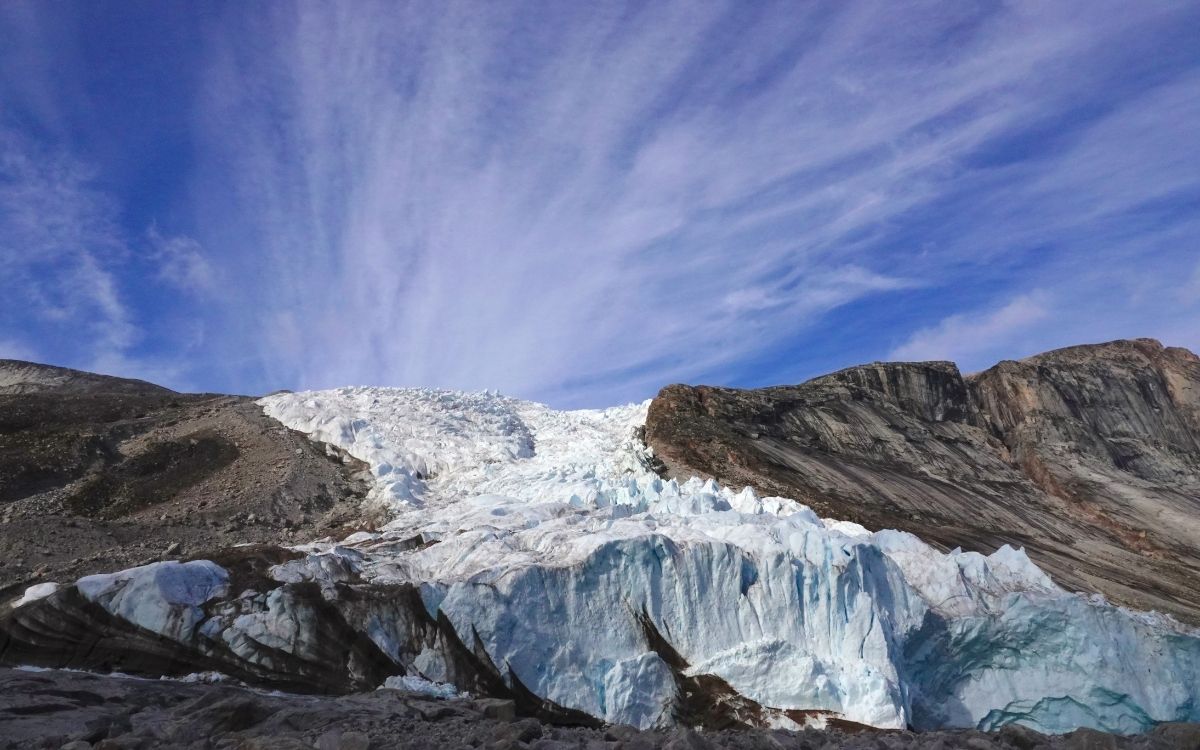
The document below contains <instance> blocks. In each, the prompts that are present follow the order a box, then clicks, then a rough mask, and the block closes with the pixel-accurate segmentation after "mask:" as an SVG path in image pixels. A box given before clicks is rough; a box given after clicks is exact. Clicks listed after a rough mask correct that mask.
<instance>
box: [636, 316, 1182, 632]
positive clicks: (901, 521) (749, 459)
mask: <svg viewBox="0 0 1200 750" xmlns="http://www.w3.org/2000/svg"><path fill="white" fill-rule="evenodd" d="M646 440H647V443H648V444H649V445H650V447H651V448H653V449H654V452H655V454H656V455H657V457H658V459H659V460H660V461H661V462H662V466H661V471H662V473H664V474H665V475H668V476H672V477H680V478H683V477H687V476H692V475H700V476H703V477H712V478H714V479H717V480H718V481H720V482H722V483H723V484H728V485H732V486H741V485H747V486H751V487H754V488H755V489H756V490H757V491H758V492H760V493H766V494H772V495H781V496H784V497H793V498H796V499H798V500H800V501H802V502H805V503H807V504H809V505H811V506H812V507H813V509H814V510H816V511H817V513H819V514H820V515H822V516H828V517H835V518H844V519H846V520H851V521H855V522H858V523H861V524H863V525H864V526H867V527H868V528H876V529H878V528H896V529H901V530H905V531H910V532H912V533H915V534H917V535H919V536H921V537H922V538H923V539H926V540H927V541H930V542H932V543H935V544H938V545H940V546H943V547H945V548H954V547H962V548H964V549H970V550H976V551H980V552H985V553H987V552H991V551H993V550H994V549H996V548H998V547H999V546H1000V545H1002V544H1006V543H1007V544H1012V545H1015V546H1023V547H1025V548H1026V550H1027V551H1028V552H1029V554H1030V556H1031V557H1032V558H1033V559H1034V560H1035V561H1036V562H1037V563H1038V564H1039V565H1040V566H1042V567H1043V568H1044V569H1045V570H1046V571H1047V572H1048V573H1049V574H1050V575H1051V576H1052V577H1054V578H1055V580H1056V581H1058V582H1059V583H1060V584H1061V585H1063V586H1066V587H1067V588H1072V589H1076V590H1082V591H1094V592H1098V593H1101V594H1104V595H1105V596H1107V597H1109V598H1110V599H1112V600H1114V601H1116V602H1119V603H1122V604H1127V605H1129V606H1132V607H1135V608H1138V609H1156V610H1159V611H1163V612H1168V613H1171V614H1173V615H1175V616H1177V617H1179V618H1181V619H1183V620H1186V621H1189V622H1192V623H1198V622H1200V588H1197V587H1196V585H1195V582H1196V580H1200V358H1197V357H1196V355H1194V354H1192V353H1191V352H1188V351H1186V350H1183V349H1177V348H1166V347H1163V346H1162V345H1161V344H1160V343H1158V342H1157V341H1152V340H1149V339H1137V340H1133V341H1116V342H1111V343H1107V344H1099V345H1094V346H1078V347H1072V348H1069V349H1062V350H1058V351H1053V352H1049V353H1046V354H1041V355H1038V356H1035V357H1031V358H1029V359H1026V360H1022V361H1020V362H1011V361H1009V362H1002V363H1000V364H998V365H996V366H995V367H992V368H991V369H989V370H987V371H985V372H982V373H978V374H975V375H971V376H967V377H963V376H962V375H961V374H960V373H959V372H958V369H957V368H956V367H955V366H954V365H953V364H951V363H949V362H922V363H874V364H870V365H863V366H860V367H853V368H849V369H847V370H842V371H840V372H837V373H833V374H831V375H827V376H824V377H820V378H816V379H814V380H811V381H809V382H807V383H803V384H801V385H797V386H783V387H774V388H762V389H756V390H735V389H729V388H713V387H708V386H686V385H672V386H668V387H666V388H664V389H663V390H662V391H661V392H660V393H659V395H658V397H657V398H655V399H654V401H653V402H652V403H651V405H650V409H649V415H648V418H647V422H646Z"/></svg>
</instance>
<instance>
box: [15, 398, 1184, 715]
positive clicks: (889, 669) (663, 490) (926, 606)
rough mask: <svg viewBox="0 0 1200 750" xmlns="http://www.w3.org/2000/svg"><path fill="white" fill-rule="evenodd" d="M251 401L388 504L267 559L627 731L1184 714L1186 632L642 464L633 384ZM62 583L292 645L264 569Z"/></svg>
mask: <svg viewBox="0 0 1200 750" xmlns="http://www.w3.org/2000/svg"><path fill="white" fill-rule="evenodd" d="M259 403H260V404H261V406H262V407H263V409H264V411H265V412H266V413H267V414H268V415H270V416H271V417H273V418H275V419H276V420H278V421H279V422H281V423H282V424H284V425H285V426H287V427H289V428H292V429H295V430H299V431H302V432H304V433H307V434H308V435H309V436H310V437H311V438H312V439H314V440H319V441H322V442H326V443H330V444H333V445H335V446H337V447H339V448H341V449H343V450H344V451H345V452H346V453H348V454H349V455H351V456H354V457H355V458H358V459H361V460H362V461H364V462H366V463H367V464H368V465H369V466H370V468H371V471H372V474H373V476H374V485H373V489H372V492H371V495H370V497H369V499H368V502H369V503H370V504H372V505H373V506H374V509H375V510H377V511H379V512H381V513H383V514H386V518H387V519H389V520H388V523H387V524H386V525H385V526H383V527H382V528H380V529H379V530H377V531H369V532H359V533H356V534H353V535H352V536H350V537H347V538H346V539H342V540H335V539H324V540H316V541H312V542H309V543H307V544H303V545H300V546H298V547H296V548H295V549H296V550H298V551H300V552H302V553H303V555H302V556H299V557H297V559H293V560H288V561H285V562H282V563H280V564H278V565H275V566H274V567H272V568H271V571H270V575H271V577H272V578H274V579H275V580H277V581H280V582H288V583H290V584H293V585H300V584H304V583H311V584H315V585H316V586H318V587H320V590H321V591H322V592H323V593H322V595H323V596H326V597H327V598H328V599H330V600H333V599H334V598H336V596H337V594H336V591H335V589H336V586H337V584H338V582H339V581H342V580H345V579H346V578H347V577H348V576H353V577H354V578H355V579H356V580H362V581H366V582H369V583H370V584H372V585H378V586H379V587H387V586H409V587H412V588H413V590H415V591H418V592H419V600H420V605H419V606H421V607H423V608H424V609H425V612H426V613H427V615H428V617H429V618H430V621H433V620H437V621H438V622H439V623H442V622H444V623H447V627H450V628H452V629H453V631H454V632H455V634H456V635H457V638H458V640H460V641H461V642H462V643H464V644H469V645H470V646H471V647H472V648H474V649H475V650H476V651H477V652H479V653H482V654H484V655H486V658H487V660H488V662H490V664H492V665H495V667H496V670H497V672H498V673H499V675H500V678H501V679H503V680H504V681H505V682H506V683H507V684H509V685H510V686H518V685H519V686H520V688H521V689H522V690H528V691H530V692H532V693H533V694H535V695H536V696H538V697H540V698H543V699H546V700H548V701H552V702H553V703H555V704H557V705H558V706H561V707H563V708H565V709H569V710H574V711H579V712H583V713H585V714H588V715H590V716H592V717H596V718H599V719H602V720H604V721H608V722H615V723H626V724H632V725H635V726H638V727H643V728H647V727H658V726H667V725H671V724H675V723H685V724H686V723H691V722H693V721H694V718H695V715H694V714H695V711H697V710H700V708H702V707H703V706H708V705H718V704H719V705H720V706H723V707H724V708H726V709H729V710H731V711H733V712H734V713H735V714H736V715H737V717H738V718H739V719H741V720H744V721H748V722H750V723H759V724H765V725H775V726H795V725H797V724H803V723H813V722H821V721H824V720H827V719H831V718H836V719H844V720H849V721H854V722H859V723H863V724H870V725H873V726H877V727H894V728H902V727H906V726H911V727H915V728H918V729H932V728H942V727H978V728H981V729H996V728H999V727H1001V726H1003V725H1005V724H1008V723H1013V722H1017V723H1021V724H1025V725H1027V726H1029V727H1031V728H1033V729H1036V730H1039V731H1042V732H1050V733H1058V732H1066V731H1070V730H1073V729H1075V728H1077V727H1080V726H1089V727H1093V728H1097V729H1102V730H1106V731H1116V732H1124V733H1130V732H1137V731H1142V730H1145V729H1147V728H1149V727H1150V726H1152V725H1153V724H1155V723H1157V722H1161V721H1198V720H1200V684H1198V683H1200V679H1198V675H1200V632H1198V631H1196V630H1194V629H1191V628H1188V627H1186V626H1184V625H1181V624H1180V623H1178V622H1176V621H1174V620H1173V619H1171V618H1169V617H1167V616H1164V615H1159V614H1156V613H1142V612H1133V611H1129V610H1126V609H1123V608H1120V607H1116V606H1113V605H1111V604H1109V603H1107V602H1105V601H1104V600H1103V599H1102V598H1099V597H1096V596H1087V595H1081V594H1077V593H1071V592H1068V591H1065V590H1063V589H1061V588H1060V587H1058V586H1057V585H1056V584H1055V583H1054V582H1053V581H1052V580H1050V579H1049V578H1048V577H1047V576H1046V575H1045V574H1044V573H1043V572H1042V571H1041V570H1039V569H1038V568H1037V566H1036V565H1034V564H1033V563H1032V562H1031V561H1030V560H1029V559H1028V557H1026V555H1025V553H1024V552H1023V551H1022V550H1019V549H1013V548H1010V547H1002V548H1000V549H999V550H997V551H996V552H994V553H992V554H990V555H982V554H979V553H975V552H962V551H960V550H954V551H952V552H949V553H945V552H942V551H940V550H937V549H935V548H933V547H931V546H929V545H927V544H925V543H923V542H922V541H921V540H920V539H918V538H916V537H914V536H912V535H910V534H906V533H903V532H898V531H892V530H878V531H871V530H867V529H865V528H863V527H861V526H858V525H856V524H852V523H847V522H840V521H836V520H829V519H822V518H819V517H818V516H817V515H816V514H814V513H813V512H812V511H811V510H810V509H809V508H807V507H806V506H804V505H802V504H801V503H799V502H797V501H795V500H792V499H788V498H778V497H759V496H757V495H756V494H755V493H754V491H753V490H751V489H749V488H745V489H737V488H729V487H723V486H720V485H718V484H717V483H715V482H713V481H711V480H709V481H705V480H702V479H699V478H693V479H689V480H688V481H685V482H678V481H675V480H669V481H668V480H663V479H662V478H660V477H659V476H657V475H656V474H655V472H654V471H653V456H652V455H651V453H650V452H649V450H648V449H647V448H646V447H645V445H644V444H643V442H642V441H641V439H640V437H639V433H640V430H641V428H642V426H643V424H644V422H645V415H646V408H647V405H648V402H646V403H642V404H632V405H628V406H621V407H616V408H611V409H603V410H581V411H557V410H553V409H550V408H548V407H546V406H543V405H540V404H535V403H531V402H527V401H521V400H517V399H512V398H508V397H504V396H501V395H499V394H496V393H491V392H483V393H462V392H454V391H440V390H429V389H387V388H342V389H337V390H331V391H319V392H305V393H280V394H276V395H272V396H269V397H266V398H264V399H262V400H261V401H260V402H259ZM76 586H77V587H78V588H79V590H80V591H81V592H82V593H83V595H84V596H86V597H87V598H88V599H89V600H90V601H92V602H94V603H96V604H99V605H101V606H102V607H105V608H106V609H107V610H108V611H109V612H111V613H113V614H114V615H119V616H121V617H124V618H126V619H129V620H131V621H134V622H136V623H138V624H139V625H141V626H142V627H146V628H148V629H151V630H153V631H154V632H158V633H161V634H163V635H164V636H166V637H168V638H173V639H175V640H179V641H185V640H187V639H189V638H191V639H196V638H197V637H199V636H197V635H195V634H197V633H199V634H202V635H203V638H205V639H207V641H206V642H211V643H224V644H230V645H231V647H236V646H239V645H240V644H244V643H255V644H269V645H271V646H272V647H274V648H279V649H283V650H285V651H286V650H287V649H296V648H299V646H298V645H297V643H298V641H297V636H296V629H297V627H298V625H297V620H296V618H295V617H294V616H293V615H292V614H291V610H289V609H288V607H289V602H288V597H289V596H290V594H289V593H288V590H287V589H285V588H281V589H276V590H274V591H271V592H269V593H261V594H255V593H254V592H246V593H244V594H242V598H241V599H238V600H236V602H233V603H224V604H222V605H221V606H220V607H217V608H216V610H215V611H214V609H213V607H211V606H210V607H209V608H208V609H206V608H205V603H206V602H209V601H210V600H216V599H218V598H220V597H222V596H228V595H232V594H236V593H237V592H236V591H233V590H231V589H230V580H229V576H228V575H227V574H226V572H225V571H224V570H223V569H222V568H221V567H220V566H218V565H216V564H215V563H212V562H208V561H193V562H190V563H182V564H181V563H158V564H155V565H150V566H145V567H143V568H139V569H134V570H133V571H124V572H121V573H117V574H111V575H106V576H92V577H89V578H88V579H83V580H81V581H80V582H79V583H77V584H76ZM380 590H386V589H383V588H381V589H380ZM404 590H408V589H404ZM30 596H31V597H32V599H31V601H34V602H36V601H38V599H37V598H36V597H38V596H44V592H40V591H39V592H31V595H30ZM252 601H253V602H257V604H255V605H254V606H251V605H250V604H249V603H250V602H252ZM239 602H240V603H239ZM360 609H362V607H360ZM364 611H366V610H364ZM389 612H393V610H389V609H388V608H387V607H382V608H375V609H371V610H370V611H369V613H368V614H366V615H363V616H362V617H361V618H360V620H358V621H356V622H359V626H360V627H361V630H362V631H363V633H364V634H365V635H366V637H367V638H369V639H370V641H371V642H372V643H373V644H374V645H375V646H376V647H378V649H379V651H380V652H381V653H383V654H387V655H389V657H391V658H394V659H396V660H397V661H399V657H398V655H399V654H400V652H401V651H402V650H403V648H404V646H403V642H404V640H405V638H406V637H408V636H406V633H408V632H409V630H411V623H407V622H401V621H400V618H401V615H400V614H389ZM395 612H397V613H399V612H401V610H400V609H396V610H395ZM405 616H407V615H405ZM404 669H405V672H406V673H407V674H406V675H405V677H408V678H411V681H412V682H413V684H429V683H432V684H437V685H444V684H453V683H455V676H456V672H455V670H454V668H453V665H452V664H449V663H448V662H447V660H446V659H445V658H444V657H443V656H441V655H439V653H438V652H436V651H435V650H432V649H428V648H425V649H424V650H419V653H418V654H417V655H416V657H415V658H413V659H412V660H411V662H410V663H408V664H406V665H405V667H404ZM390 679H392V680H393V683H394V684H398V683H395V680H396V679H397V678H390ZM402 681H403V680H401V682H402ZM457 688H458V689H468V688H469V686H467V685H457ZM447 689H450V688H447ZM730 707H732V708H730Z"/></svg>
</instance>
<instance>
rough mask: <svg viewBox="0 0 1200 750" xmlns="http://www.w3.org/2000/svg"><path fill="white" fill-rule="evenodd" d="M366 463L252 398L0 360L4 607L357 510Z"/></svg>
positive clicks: (308, 531)
mask: <svg viewBox="0 0 1200 750" xmlns="http://www.w3.org/2000/svg"><path fill="white" fill-rule="evenodd" d="M368 481H369V472H368V471H367V467H366V466H365V465H364V464H362V463H360V462H358V461H356V460H354V459H351V458H349V457H348V456H344V455H342V454H340V453H339V452H337V451H336V450H335V449H333V448H332V447H331V446H325V445H323V444H318V443H314V442H313V441H311V440H309V439H308V437H307V436H306V435H303V434H301V433H297V432H292V431H291V430H287V429H285V428H284V427H283V426H282V425H280V424H279V423H278V422H276V421H275V420H273V419H270V418H269V417H267V416H265V415H264V414H263V413H262V409H261V408H260V407H258V406H257V405H256V404H255V403H254V401H253V399H251V398H247V397H243V396H221V395H214V394H183V393H176V392H174V391H171V390H168V389H166V388H163V387H161V386H157V385H151V384H150V383H145V382H142V381H139V380H126V379H123V378H113V377H107V376H103V375H94V374H91V373H85V372H79V371H77V370H69V369H66V368H61V367H51V366H48V365H37V364H33V363H29V362H19V361H14V360H0V600H3V599H5V598H7V597H10V596H13V595H15V594H19V593H20V592H21V591H22V590H23V589H24V587H26V586H29V585H31V584H34V583H37V582H39V581H45V580H54V581H60V582H61V581H70V580H74V579H76V578H78V577H80V576H83V575H87V574H90V573H98V572H107V571H112V570H120V569H122V568H128V567H131V566H134V565H139V564H143V563H146V562H150V561H152V560H156V559H161V558H164V557H171V558H178V557H184V556H187V555H190V554H195V553H197V552H207V551H214V550H220V549H224V548H227V547H231V546H233V545H235V544H242V543H253V542H268V541H269V542H273V543H279V542H280V541H284V540H288V539H296V540H298V541H299V540H304V541H307V540H309V539H312V538H316V537H320V536H324V535H326V534H331V533H332V534H336V533H340V531H342V530H343V529H344V527H346V526H347V525H348V524H355V523H357V522H358V521H359V518H360V515H361V508H360V506H361V499H362V498H363V497H364V496H365V494H366V491H367V488H368Z"/></svg>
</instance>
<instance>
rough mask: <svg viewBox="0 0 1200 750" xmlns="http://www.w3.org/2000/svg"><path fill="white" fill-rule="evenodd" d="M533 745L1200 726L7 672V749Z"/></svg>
mask: <svg viewBox="0 0 1200 750" xmlns="http://www.w3.org/2000/svg"><path fill="white" fill-rule="evenodd" d="M468 747H470V748H494V749H495V750H502V749H506V748H513V749H516V748H531V749H533V750H567V749H568V748H584V749H586V750H609V749H611V750H649V749H650V748H660V747H661V748H671V749H672V750H706V749H707V748H744V749H745V750H758V749H760V748H761V749H762V750H768V749H769V750H784V749H791V748H795V749H796V750H825V749H830V750H832V748H854V749H856V750H893V749H896V750H898V749H899V748H930V749H931V750H934V749H937V750H951V749H952V748H967V749H968V750H993V749H995V750H1001V749H1004V750H1034V749H1035V748H1062V749H1063V750H1109V749H1111V750H1117V749H1118V748H1130V749H1131V750H1132V749H1134V748H1137V749H1139V750H1141V749H1144V750H1179V749H1183V750H1187V749H1189V748H1191V749H1193V750H1194V749H1195V748H1200V725H1197V724H1166V725H1162V726H1160V727H1158V728H1157V729H1156V730H1155V731H1154V732H1153V733H1152V734H1147V735H1141V736H1137V737H1118V736H1114V735H1107V734H1101V733H1099V732H1093V731H1090V730H1080V731H1077V732H1074V733H1072V734H1069V735H1064V736H1061V737H1047V736H1044V735H1040V734H1037V733H1036V732H1032V731H1029V730H1026V729H1023V728H1021V727H1008V728H1006V729H1004V730H1002V731H1000V732H996V733H991V734H985V733H983V732H976V731H971V730H963V731H953V732H950V731H946V732H925V733H921V734H915V733H912V732H902V731H884V730H870V729H867V730H857V731H845V730H837V729H830V730H817V729H807V730H804V731H801V732H788V731H782V730H774V731H771V730H739V731H723V732H694V731H691V730H686V729H683V730H674V731H671V732H652V731H638V730H635V729H633V728H631V727H624V726H610V727H602V728H598V729H583V728H578V727H558V726H550V725H547V724H542V723H540V722H538V721H537V720H535V719H519V718H517V717H515V716H514V715H513V706H512V703H511V702H509V701H494V700H478V701H477V700H471V699H454V700H438V699H433V698H428V697H425V696H421V695H417V694H413V693H407V692H404V691H399V690H377V691H374V692H371V693H362V694H358V695H348V696H341V697H337V698H331V697H314V696H298V695H286V694H279V693H265V692H262V691H256V690H250V689H245V688H242V687H237V686H232V685H227V684H222V683H218V684H215V685H205V684H190V683H181V682H172V681H165V680H164V681H159V680H137V679H130V678H115V677H106V676H101V675H94V674H88V673H82V672H58V671H40V672H27V671H21V670H12V669H2V668H0V748H3V749H5V750H7V749H8V748H13V749H14V750H15V749H16V748H21V749H22V750H24V749H25V748H63V749H64V750H67V749H68V748H69V750H87V749H88V748H96V750H118V749H119V748H120V749H128V750H144V749H146V748H195V749H196V750H200V749H204V750H209V749H212V750H217V749H220V750H251V749H261V750H268V749H270V750H295V749H298V748H318V749H319V750H380V749H381V748H430V749H433V748H468Z"/></svg>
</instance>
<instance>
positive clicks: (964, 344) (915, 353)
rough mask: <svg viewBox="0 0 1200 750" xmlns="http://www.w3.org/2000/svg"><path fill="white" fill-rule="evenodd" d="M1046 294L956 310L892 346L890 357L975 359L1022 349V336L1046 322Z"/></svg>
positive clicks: (1048, 311) (1048, 313)
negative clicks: (978, 308) (987, 307)
mask: <svg viewBox="0 0 1200 750" xmlns="http://www.w3.org/2000/svg"><path fill="white" fill-rule="evenodd" d="M1049 315H1050V310H1049V307H1048V305H1047V301H1046V295H1045V294H1044V293H1033V294H1023V295H1021V296H1019V297H1017V298H1015V299H1013V300H1012V301H1010V302H1008V303H1007V304H1005V305H1004V306H1003V307H1000V308H998V309H995V310H988V311H985V312H981V313H974V314H968V313H956V314H954V315H951V316H949V317H947V318H945V319H943V320H942V321H941V322H939V323H938V324H937V325H935V326H931V327H929V328H922V329H920V330H919V331H916V332H915V333H913V334H912V336H911V337H909V339H908V340H907V341H905V342H904V343H903V344H901V345H900V346H898V347H896V348H895V349H893V350H892V351H891V352H890V353H889V354H888V359H894V360H900V361H906V362H924V361H929V360H950V361H952V362H964V361H972V360H974V359H975V358H976V357H977V355H978V354H980V353H981V352H991V351H994V350H996V349H1002V350H1003V349H1008V350H1010V351H1011V350H1012V349H1014V345H1018V346H1017V347H1016V348H1018V349H1020V348H1021V347H1020V346H1019V342H1020V340H1021V339H1022V337H1026V336H1028V335H1029V333H1030V330H1031V329H1032V328H1033V327H1034V326H1038V325H1041V324H1043V323H1045V322H1046V321H1047V318H1048V317H1049Z"/></svg>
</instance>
